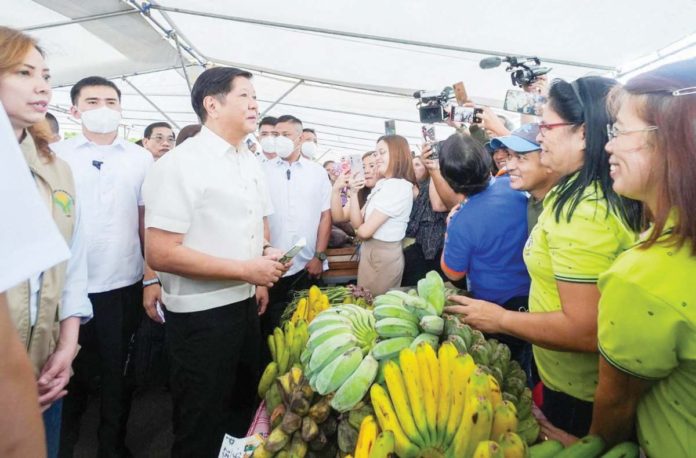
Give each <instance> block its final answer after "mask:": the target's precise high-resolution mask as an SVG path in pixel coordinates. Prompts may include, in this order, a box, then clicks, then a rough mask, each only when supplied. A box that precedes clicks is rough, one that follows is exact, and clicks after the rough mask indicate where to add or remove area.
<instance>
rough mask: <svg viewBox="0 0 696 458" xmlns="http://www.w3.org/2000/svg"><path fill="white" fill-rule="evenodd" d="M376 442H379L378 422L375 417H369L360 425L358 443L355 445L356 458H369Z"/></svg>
mask: <svg viewBox="0 0 696 458" xmlns="http://www.w3.org/2000/svg"><path fill="white" fill-rule="evenodd" d="M375 440H377V422H376V421H375V417H373V416H372V415H368V416H366V417H365V418H364V419H363V421H362V423H360V431H359V432H358V442H357V443H356V445H355V458H369V456H370V450H372V445H373V444H374V443H375Z"/></svg>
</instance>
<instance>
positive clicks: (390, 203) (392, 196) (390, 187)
mask: <svg viewBox="0 0 696 458" xmlns="http://www.w3.org/2000/svg"><path fill="white" fill-rule="evenodd" d="M404 182H406V181H405V180H387V182H386V183H384V184H383V185H382V189H380V190H379V192H378V193H377V194H376V195H375V197H374V199H372V204H373V206H374V209H375V210H378V211H379V212H380V213H384V214H385V215H387V216H389V217H391V218H396V217H398V216H401V215H402V214H403V213H404V212H406V210H407V209H408V208H410V206H411V205H413V194H412V191H411V189H410V188H409V187H408V186H406V185H405V184H404ZM406 183H408V182H406Z"/></svg>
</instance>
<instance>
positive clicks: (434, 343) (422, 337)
mask: <svg viewBox="0 0 696 458" xmlns="http://www.w3.org/2000/svg"><path fill="white" fill-rule="evenodd" d="M421 342H425V343H427V344H428V345H430V346H431V347H433V350H437V347H438V343H439V339H438V338H437V336H435V335H433V334H428V333H427V332H424V333H422V334H419V335H418V337H416V338H415V339H413V342H411V345H409V347H410V348H411V350H413V351H415V350H416V348H417V347H418V345H419V344H420V343H421Z"/></svg>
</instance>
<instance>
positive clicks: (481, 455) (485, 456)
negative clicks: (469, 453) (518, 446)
mask: <svg viewBox="0 0 696 458" xmlns="http://www.w3.org/2000/svg"><path fill="white" fill-rule="evenodd" d="M473 458H505V455H504V454H503V449H502V447H500V445H498V444H497V443H496V442H495V441H481V442H479V443H478V445H477V446H476V450H475V451H474V455H473Z"/></svg>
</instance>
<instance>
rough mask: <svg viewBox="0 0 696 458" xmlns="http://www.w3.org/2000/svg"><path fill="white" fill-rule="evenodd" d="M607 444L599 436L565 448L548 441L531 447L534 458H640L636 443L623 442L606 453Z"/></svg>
mask: <svg viewBox="0 0 696 458" xmlns="http://www.w3.org/2000/svg"><path fill="white" fill-rule="evenodd" d="M605 447H606V444H605V443H604V440H603V439H602V438H601V437H599V436H594V435H589V436H585V437H583V438H582V439H580V440H578V441H577V442H575V443H574V444H572V445H570V446H568V447H567V448H564V447H563V444H561V443H560V442H558V441H556V440H547V441H544V442H540V443H538V444H537V445H533V446H531V447H529V452H530V456H531V457H532V458H552V457H554V458H555V457H559V458H580V457H582V458H638V457H639V456H640V448H639V447H638V444H636V443H635V442H622V443H620V444H617V445H615V446H614V447H613V448H611V449H609V450H607V451H605Z"/></svg>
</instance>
